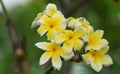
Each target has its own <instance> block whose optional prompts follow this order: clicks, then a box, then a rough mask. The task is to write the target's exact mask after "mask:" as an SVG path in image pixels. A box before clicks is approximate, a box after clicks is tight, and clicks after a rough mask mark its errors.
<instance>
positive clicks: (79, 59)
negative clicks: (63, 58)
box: [69, 54, 82, 63]
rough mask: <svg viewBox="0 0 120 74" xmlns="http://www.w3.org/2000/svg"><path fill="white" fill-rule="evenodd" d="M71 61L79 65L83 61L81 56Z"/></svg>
mask: <svg viewBox="0 0 120 74" xmlns="http://www.w3.org/2000/svg"><path fill="white" fill-rule="evenodd" d="M69 61H71V62H76V63H79V62H81V61H82V57H81V55H80V54H79V55H76V56H74V57H73V58H71V59H70V60H69Z"/></svg>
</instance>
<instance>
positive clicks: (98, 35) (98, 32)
mask: <svg viewBox="0 0 120 74" xmlns="http://www.w3.org/2000/svg"><path fill="white" fill-rule="evenodd" d="M103 34H104V31H103V30H96V31H95V32H94V40H95V41H98V40H100V39H101V38H102V37H103Z"/></svg>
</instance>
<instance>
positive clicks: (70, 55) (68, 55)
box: [58, 49, 74, 60]
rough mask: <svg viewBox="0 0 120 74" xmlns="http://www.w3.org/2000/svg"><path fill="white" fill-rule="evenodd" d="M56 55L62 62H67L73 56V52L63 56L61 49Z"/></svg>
mask: <svg viewBox="0 0 120 74" xmlns="http://www.w3.org/2000/svg"><path fill="white" fill-rule="evenodd" d="M58 53H59V55H60V56H61V57H62V58H63V59H64V60H69V59H71V58H72V57H73V56H74V52H71V53H67V54H65V53H64V52H63V50H62V49H59V50H58Z"/></svg>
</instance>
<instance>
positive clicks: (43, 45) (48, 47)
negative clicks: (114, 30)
mask: <svg viewBox="0 0 120 74" xmlns="http://www.w3.org/2000/svg"><path fill="white" fill-rule="evenodd" d="M35 45H36V46H37V47H38V48H40V49H42V50H45V52H44V53H43V54H42V56H41V58H40V62H39V63H40V65H42V64H45V63H46V62H47V61H48V60H49V59H50V58H51V61H52V66H53V67H54V68H55V69H57V70H60V68H61V66H62V60H61V57H62V58H64V59H65V60H69V59H70V58H72V57H73V56H74V53H73V52H71V53H69V54H65V53H64V52H63V49H62V48H61V47H60V44H57V43H54V42H52V43H50V42H38V43H36V44H35Z"/></svg>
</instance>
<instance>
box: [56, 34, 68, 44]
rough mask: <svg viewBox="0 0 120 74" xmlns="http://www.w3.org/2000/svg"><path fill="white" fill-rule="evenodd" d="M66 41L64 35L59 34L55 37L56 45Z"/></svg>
mask: <svg viewBox="0 0 120 74" xmlns="http://www.w3.org/2000/svg"><path fill="white" fill-rule="evenodd" d="M67 39H68V37H67V36H66V34H59V35H57V36H56V37H55V42H56V43H62V42H64V41H65V40H67Z"/></svg>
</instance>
